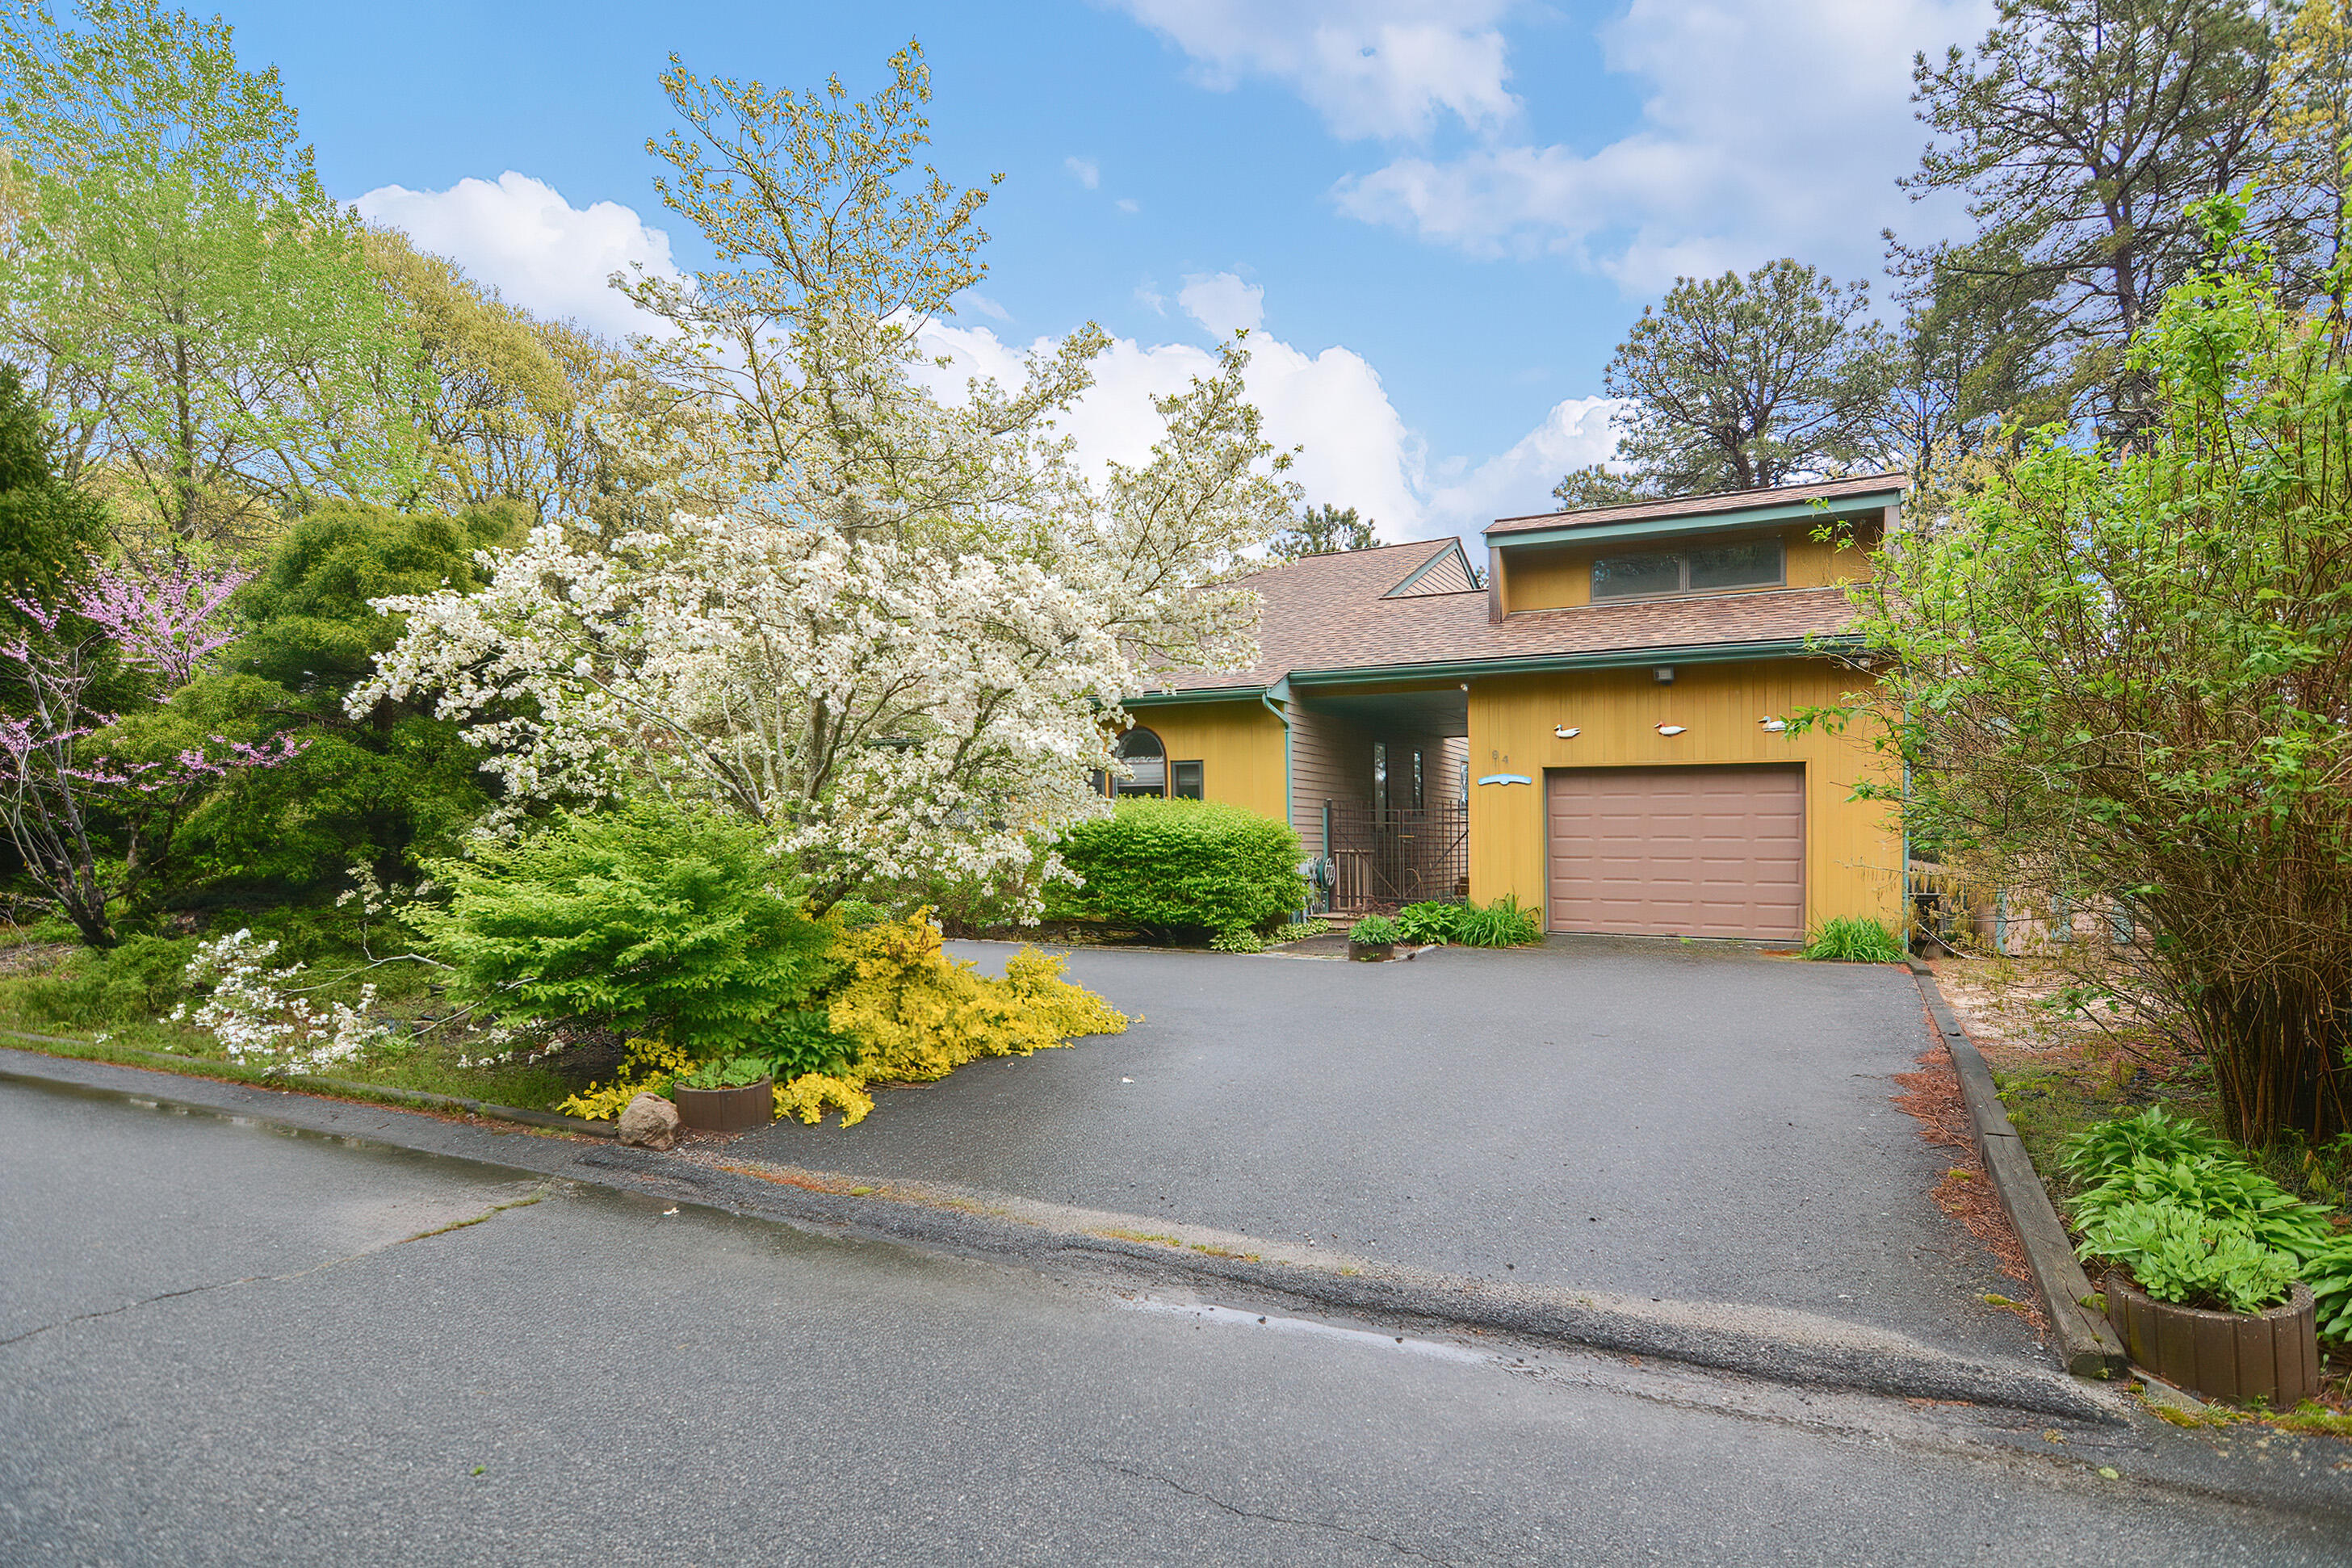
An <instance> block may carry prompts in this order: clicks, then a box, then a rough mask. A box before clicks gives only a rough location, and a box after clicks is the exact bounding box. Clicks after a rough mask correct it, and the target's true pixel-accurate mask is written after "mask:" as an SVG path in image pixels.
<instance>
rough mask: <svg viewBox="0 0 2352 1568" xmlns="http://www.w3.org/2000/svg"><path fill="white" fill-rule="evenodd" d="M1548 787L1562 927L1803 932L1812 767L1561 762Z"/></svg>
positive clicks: (1552, 875) (1555, 912) (1556, 917)
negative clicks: (1632, 765)
mask: <svg viewBox="0 0 2352 1568" xmlns="http://www.w3.org/2000/svg"><path fill="white" fill-rule="evenodd" d="M1545 787H1546V789H1547V791H1548V792H1549V802H1548V815H1549V823H1548V824H1547V826H1548V829H1549V834H1548V838H1547V845H1548V850H1547V853H1548V855H1549V862H1550V863H1549V868H1548V869H1549V880H1550V887H1551V913H1550V921H1551V929H1552V930H1554V931H1622V932H1627V933H1630V934H1633V935H1641V936H1747V937H1793V936H1800V935H1801V934H1803V931H1804V918H1805V879H1804V868H1805V773H1804V770H1803V769H1802V768H1788V767H1781V768H1562V769H1559V770H1557V771H1554V772H1552V773H1548V774H1547V775H1546V776H1545Z"/></svg>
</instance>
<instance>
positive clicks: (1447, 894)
mask: <svg viewBox="0 0 2352 1568" xmlns="http://www.w3.org/2000/svg"><path fill="white" fill-rule="evenodd" d="M1323 813H1324V818H1323V819H1324V822H1325V824H1326V825H1327V832H1326V837H1325V840H1324V841H1325V843H1326V844H1328V846H1329V854H1330V857H1331V907H1332V909H1333V910H1337V911H1341V912H1345V913H1349V914H1357V913H1362V912H1366V911H1370V910H1394V909H1397V908H1399V907H1400V906H1402V905H1405V904H1418V903H1426V902H1439V903H1459V902H1461V901H1462V900H1465V899H1467V898H1468V897H1469V896H1470V809H1469V807H1468V806H1467V805H1462V804H1459V803H1454V804H1448V805H1433V806H1426V807H1423V808H1422V809H1421V810H1418V811H1414V810H1402V811H1401V810H1398V809H1397V808H1395V807H1393V806H1391V807H1390V808H1389V809H1387V810H1385V811H1383V810H1381V809H1380V808H1378V807H1376V806H1374V805H1371V804H1370V802H1368V801H1355V800H1333V801H1326V802H1324V804H1323Z"/></svg>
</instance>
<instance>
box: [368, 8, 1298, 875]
mask: <svg viewBox="0 0 2352 1568" xmlns="http://www.w3.org/2000/svg"><path fill="white" fill-rule="evenodd" d="M891 74H892V79H891V81H890V83H889V85H887V87H886V88H885V89H883V90H882V91H881V92H880V93H878V94H877V95H876V96H875V97H873V98H871V99H868V100H864V101H858V102H852V101H850V100H848V97H847V94H846V90H845V89H843V88H842V86H841V85H840V83H839V82H838V81H835V82H832V83H829V84H828V85H827V86H826V87H825V88H824V89H819V90H817V91H814V92H808V93H799V92H794V91H792V90H789V89H768V88H765V87H763V86H761V84H759V83H757V82H751V83H739V82H734V81H730V80H726V79H712V80H704V79H700V78H698V77H696V76H694V75H693V74H692V73H690V72H688V70H686V69H685V68H684V67H683V66H679V65H676V64H675V63H674V64H673V66H672V68H671V70H670V71H669V72H668V74H667V76H666V77H665V78H664V85H665V87H666V88H667V90H668V92H669V94H670V97H671V100H672V101H673V102H674V103H675V104H676V105H677V109H678V111H679V114H680V116H681V118H682V119H683V121H685V127H684V129H683V130H681V131H679V132H676V133H674V134H673V135H672V136H671V137H670V138H669V140H668V141H667V142H662V143H659V144H657V145H656V152H657V153H659V154H660V155H661V156H662V157H663V158H664V159H665V160H666V161H667V163H668V164H669V173H668V174H666V175H665V176H664V182H663V190H664V195H665V197H666V199H667V200H668V201H669V203H670V204H671V205H672V206H673V208H675V209H676V210H677V212H679V213H680V214H681V215H682V216H686V217H688V219H690V220H691V221H693V222H694V223H696V224H697V225H698V226H700V227H701V229H702V230H703V232H704V235H705V237H707V238H708V240H709V244H710V247H711V249H712V251H713V252H714V253H715V255H716V256H717V257H718V258H719V259H718V262H717V264H715V265H714V266H713V267H711V268H707V269H705V270H704V271H702V272H700V273H698V274H697V275H696V276H695V277H693V278H692V279H687V280H683V281H677V280H671V279H660V278H654V277H639V278H638V279H635V282H634V283H633V284H632V285H631V289H632V293H633V295H634V297H635V299H636V300H637V301H638V302H639V303H640V304H641V305H643V306H644V307H645V308H646V309H647V310H651V311H652V312H653V313H654V314H655V315H656V316H657V317H659V318H661V319H662V320H663V321H665V322H666V323H667V325H668V327H669V329H670V331H668V332H667V334H666V335H659V336H651V337H648V338H646V339H644V340H640V341H639V342H637V343H636V345H635V347H636V349H637V352H638V353H639V355H640V356H641V357H640V363H639V364H638V367H637V369H636V371H635V378H636V380H637V381H638V384H639V391H640V397H639V403H638V406H639V407H640V408H641V409H644V410H646V411H647V413H648V415H649V417H648V418H647V419H646V423H645V424H643V425H640V426H636V428H637V430H638V434H639V439H640V447H639V449H638V457H639V458H640V460H642V461H645V462H646V463H647V464H648V465H649V467H650V468H652V469H653V470H655V471H657V472H660V473H662V474H663V475H664V476H665V483H666V485H667V489H666V490H665V491H664V492H662V494H663V499H664V500H666V501H667V503H668V505H669V506H670V507H671V508H672V509H673V510H670V511H669V512H668V513H667V516H666V517H664V518H663V520H662V521H658V522H656V523H652V524H649V525H647V526H642V527H638V528H636V529H634V530H631V531H626V532H624V533H620V534H618V535H617V536H615V535H614V533H612V532H607V531H590V530H580V529H564V528H559V527H553V526H542V527H541V528H540V529H538V530H537V531H534V532H533V533H532V535H531V537H530V542H528V543H527V544H526V545H525V546H524V547H523V548H522V549H520V550H519V551H517V552H515V553H514V554H512V555H511V556H509V557H508V558H507V559H505V560H504V561H502V562H501V563H499V566H498V569H497V572H496V575H495V577H494V579H493V581H492V582H491V584H489V586H488V588H487V589H486V590H485V591H483V592H482V593H481V594H479V595H472V596H465V595H457V594H438V595H400V596H393V597H388V598H386V599H384V600H383V601H381V602H380V603H381V606H382V607H383V608H384V609H386V610H388V611H392V612H394V613H398V614H402V615H405V616H408V617H409V621H408V629H407V632H406V635H405V636H404V637H403V638H402V640H401V642H400V644H399V646H398V647H397V648H395V649H394V651H393V652H392V653H391V654H390V655H389V656H387V657H386V658H384V660H383V664H382V669H381V673H380V675H379V676H378V678H377V679H375V680H374V681H373V682H372V683H370V684H368V685H367V686H364V687H362V688H361V689H359V690H358V691H357V692H355V693H354V694H353V698H352V703H353V708H354V710H355V711H356V710H359V709H360V708H362V707H363V706H365V705H369V704H373V703H374V702H376V701H379V700H383V699H385V698H394V699H405V698H408V697H410V696H412V695H422V694H427V693H430V694H434V695H433V699H432V700H434V702H435V703H436V711H438V712H439V713H441V714H442V715H444V716H447V717H452V718H457V719H461V720H464V721H467V723H468V725H469V732H470V733H472V734H473V735H474V736H475V737H476V738H477V739H478V741H479V742H481V743H482V744H483V745H484V746H485V748H486V750H487V751H488V765H489V766H491V767H492V768H493V769H494V770H496V771H497V772H498V773H499V775H500V776H501V777H502V778H503V780H504V781H505V784H506V786H507V788H508V790H509V795H510V796H511V797H512V798H513V799H516V800H527V799H531V798H538V797H541V796H544V795H549V794H551V793H562V792H568V793H571V794H573V795H600V794H601V795H613V794H621V793H625V792H627V791H629V790H632V789H647V788H651V789H658V790H661V791H664V792H667V793H668V794H669V795H672V796H674V797H677V798H679V799H682V800H686V801H688V802H697V803H709V804H713V805H719V806H722V807H724V808H726V809H728V810H731V811H734V812H737V813H739V814H740V815H741V816H745V817H747V818H749V819H751V820H752V821H755V822H759V823H761V824H763V825H764V826H766V827H767V828H768V829H769V830H770V831H771V832H772V833H773V834H774V835H775V836H776V837H775V842H776V843H777V844H778V846H779V847H781V848H782V850H783V851H784V852H785V853H786V854H787V855H788V856H790V857H792V858H793V859H795V860H796V861H797V862H798V863H799V864H800V865H801V867H802V868H803V869H804V870H805V871H806V872H807V874H808V875H809V877H810V879H811V884H812V887H813V889H814V897H815V898H816V900H817V901H818V902H819V903H820V904H824V903H829V902H830V901H831V900H835V899H837V898H839V897H840V896H842V895H843V894H845V892H847V891H849V890H850V889H855V888H856V887H859V886H861V885H865V884H866V883H869V882H871V881H875V880H891V881H918V880H924V879H982V880H992V881H997V882H1002V883H1006V884H1010V885H1013V886H1015V887H1017V888H1019V889H1022V891H1021V894H1020V898H1019V900H1016V901H1025V903H1026V906H1027V907H1030V908H1034V902H1035V895H1036V891H1037V889H1038V879H1040V878H1043V877H1048V876H1052V875H1054V874H1055V873H1056V872H1057V871H1058V863H1057V862H1056V861H1055V860H1054V859H1053V858H1052V857H1051V855H1050V852H1047V853H1044V854H1042V855H1041V852H1040V849H1039V845H1040V842H1041V840H1043V839H1049V838H1050V837H1051V836H1052V835H1053V834H1054V833H1055V831H1056V830H1058V829H1059V828H1060V827H1062V826H1065V825H1066V824H1068V823H1070V822H1073V821H1076V820H1077V819H1079V818H1082V817H1085V816H1092V815H1096V814H1098V813H1100V812H1101V811H1103V810H1104V809H1106V808H1107V807H1106V803H1105V802H1104V801H1103V799H1102V797H1101V795H1099V794H1098V793H1097V792H1096V791H1095V790H1094V789H1092V788H1091V787H1089V784H1088V778H1087V775H1088V773H1089V771H1090V770H1092V769H1096V768H1102V767H1106V766H1109V765H1111V763H1110V760H1109V756H1108V736H1109V735H1111V734H1113V733H1115V732H1116V731H1117V730H1118V728H1120V727H1122V726H1121V721H1122V720H1123V717H1124V715H1123V712H1122V710H1121V709H1120V706H1119V704H1120V702H1121V700H1122V699H1123V698H1125V697H1126V696H1128V695H1129V694H1131V693H1133V692H1136V691H1138V690H1139V689H1143V688H1144V687H1145V686H1146V685H1148V684H1149V683H1150V680H1151V679H1152V678H1153V676H1154V675H1155V674H1157V673H1158V672H1160V670H1162V669H1165V668H1170V667H1198V666H1203V665H1205V666H1209V667H1213V668H1230V667H1237V666H1238V665H1239V664H1243V663H1246V662H1247V659H1248V658H1249V657H1250V655H1251V651H1252V646H1253V643H1252V636H1251V633H1252V626H1253V619H1254V617H1253V616H1252V610H1253V608H1254V604H1253V600H1252V597H1251V595H1248V594H1247V593H1246V591H1244V590H1240V589H1236V588H1234V587H1231V586H1229V585H1226V584H1228V583H1229V580H1230V579H1231V578H1233V577H1234V576H1237V575H1239V574H1242V573H1244V572H1246V571H1247V570H1249V569H1250V567H1251V566H1252V565H1253V564H1254V560H1253V552H1255V550H1256V549H1257V548H1258V547H1259V546H1260V545H1262V544H1263V543H1264V542H1265V540H1266V538H1267V537H1268V535H1270V534H1271V533H1272V532H1273V531H1274V530H1275V529H1276V527H1277V526H1279V525H1280V524H1281V523H1283V522H1285V521H1288V520H1289V518H1290V517H1291V516H1292V509H1293V508H1294V506H1295V505H1296V500H1295V496H1294V494H1293V487H1290V486H1288V485H1286V484H1284V483H1282V482H1281V481H1280V480H1279V479H1277V478H1276V476H1277V474H1278V473H1279V471H1280V468H1282V466H1283V459H1281V458H1277V457H1276V456H1275V455H1274V454H1273V453H1272V450H1271V448H1270V447H1268V445H1267V444H1266V442H1265V439H1264V438H1263V436H1262V435H1261V432H1260V426H1259V417H1258V414H1257V411H1256V410H1255V408H1254V407H1252V406H1251V405H1250V404H1249V402H1248V400H1247V399H1246V397H1245V396H1244V393H1243V389H1242V382H1241V375H1242V369H1243V366H1244V363H1246V359H1247V356H1246V354H1245V353H1244V352H1243V351H1242V350H1241V348H1240V346H1239V345H1238V343H1235V344H1232V345H1228V346H1227V347H1226V348H1225V350H1224V351H1223V355H1222V358H1221V360H1220V363H1219V366H1218V370H1217V372H1216V374H1213V375H1212V376H1209V377H1205V378H1201V379H1198V380H1196V381H1194V382H1193V384H1192V385H1191V387H1190V388H1189V389H1188V390H1186V391H1185V392H1182V393H1181V394H1177V395H1172V396H1170V397H1166V398H1163V399H1161V400H1160V403H1159V405H1158V407H1159V412H1160V416H1161V418H1162V420H1163V421H1164V426H1165V434H1164V435H1163V437H1161V439H1160V441H1159V443H1158V444H1157V445H1156V446H1155V447H1153V450H1152V453H1151V457H1150V460H1149V461H1147V462H1145V463H1143V464H1140V465H1134V466H1130V465H1124V464H1113V465H1111V466H1110V468H1109V470H1108V477H1107V478H1106V479H1103V480H1101V481H1099V482H1097V481H1093V480H1090V479H1088V478H1087V476H1086V475H1085V474H1084V473H1083V472H1082V471H1081V470H1080V469H1079V468H1078V467H1077V465H1076V462H1075V461H1074V460H1073V458H1072V454H1071V450H1070V447H1069V443H1068V442H1067V440H1066V438H1064V437H1062V436H1061V435H1060V434H1059V433H1058V431H1057V429H1056V426H1055V419H1056V418H1057V417H1058V416H1061V415H1062V414H1063V413H1065V412H1066V410H1067V409H1068V407H1069V406H1070V405H1071V403H1072V401H1073V400H1074V399H1075V398H1076V396H1077V395H1078V394H1079V393H1080V392H1082V391H1083V390H1084V389H1085V388H1086V386H1087V384H1088V381H1089V377H1090V374H1091V373H1090V369H1089V362H1090V361H1091V360H1092V359H1093V357H1094V356H1095V355H1096V354H1097V353H1099V352H1100V351H1101V350H1102V348H1103V347H1104V346H1105V343H1106V339H1105V338H1104V335H1103V334H1102V333H1101V331H1099V330H1097V329H1096V328H1094V327H1092V326H1088V327H1087V328H1084V329H1082V330H1081V331H1078V332H1076V333H1075V334H1073V335H1072V337H1071V338H1069V339H1068V340H1067V341H1066V342H1063V343H1062V344H1060V345H1058V346H1057V347H1055V348H1054V349H1053V350H1051V351H1049V352H1046V353H1041V354H1039V355H1037V356H1035V357H1034V359H1033V360H1032V362H1031V364H1030V367H1029V374H1028V376H1027V379H1026V381H1025V383H1024V385H1023V386H1022V387H1021V388H1019V389H1018V390H1015V391H1011V392H1008V391H1006V390H1004V389H1003V388H1002V387H1001V386H998V385H996V384H991V383H974V384H971V385H970V386H969V387H968V388H967V390H966V393H965V395H963V396H962V397H961V398H960V399H950V398H942V397H940V396H937V395H933V394H932V393H931V392H930V391H929V390H927V386H926V377H925V375H924V374H918V373H919V372H922V373H928V372H929V370H930V369H931V365H930V363H929V360H928V358H927V357H926V354H925V352H924V350H923V347H922V344H921V341H920V333H921V327H922V325H923V323H924V322H925V321H928V320H929V318H930V317H931V316H933V315H934V314H936V313H939V312H940V311H943V310H947V309H949V308H950V304H951V301H952V299H953V297H954V295H955V293H956V292H957V291H958V290H959V289H963V288H965V287H967V286H969V285H970V284H971V283H972V282H974V281H976V280H977V279H979V277H980V275H981V269H980V264H979V261H978V258H977V252H978V247H979V245H980V242H981V240H982V237H983V236H982V235H981V234H980V232H979V230H978V229H977V227H976V226H974V224H973V217H974V215H975V214H976V213H977V211H978V209H979V205H980V202H981V199H982V193H979V192H975V191H962V192H959V191H957V190H955V189H953V188H952V187H950V185H949V184H947V182H945V181H944V180H943V179H941V178H940V175H939V174H937V173H936V172H934V171H932V170H930V169H929V168H922V169H920V170H918V160H919V156H920V154H921V151H922V148H923V146H924V145H925V142H926V141H927V133H926V131H925V121H924V120H923V118H922V115H921V112H920V110H921V105H922V104H923V102H924V101H925V100H926V98H927V97H928V93H929V84H928V77H927V75H926V73H925V70H924V68H923V65H922V62H921V58H920V56H919V53H918V52H917V51H916V50H915V49H914V48H913V47H911V46H910V47H908V49H906V50H904V51H901V52H900V53H899V54H898V55H897V56H895V57H894V58H893V59H892V61H891ZM673 476H674V478H673ZM518 700H520V703H521V706H520V708H518V707H517V706H516V703H517V702H518Z"/></svg>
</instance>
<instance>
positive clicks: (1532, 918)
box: [1454, 893, 1543, 947]
mask: <svg viewBox="0 0 2352 1568" xmlns="http://www.w3.org/2000/svg"><path fill="white" fill-rule="evenodd" d="M1454 941H1455V942H1459V943H1460V944H1461V945H1462V946H1464V947H1526V946H1528V944H1529V943H1531V942H1541V941H1543V922H1542V921H1539V920H1538V919H1537V911H1536V910H1523V909H1521V908H1519V898H1518V895H1517V893H1506V894H1504V895H1503V896H1502V897H1501V898H1499V899H1496V900H1495V901H1494V902H1493V903H1491V904H1488V905H1487V906H1486V908H1484V909H1480V908H1479V907H1478V906H1477V905H1475V904H1466V905H1465V906H1464V907H1463V910H1462V919H1461V921H1460V922H1459V923H1458V924H1457V925H1456V926H1455V927H1454Z"/></svg>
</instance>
